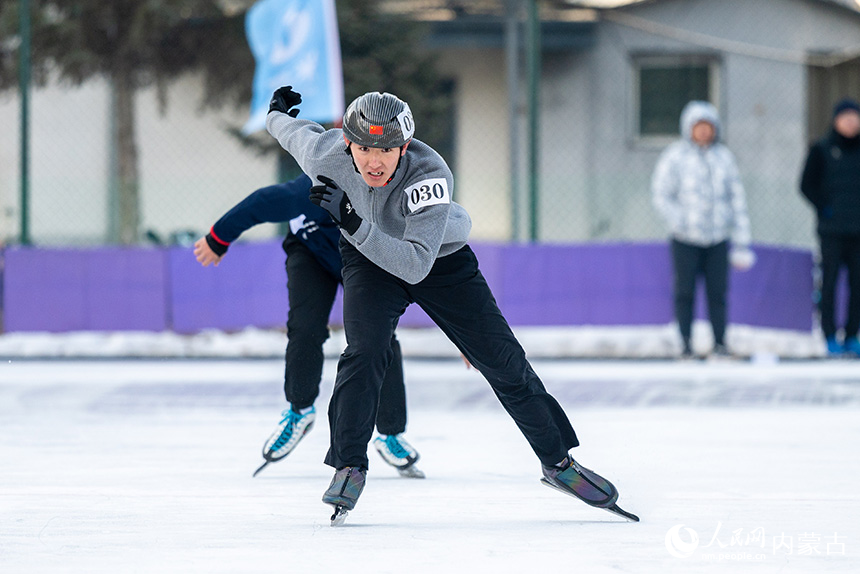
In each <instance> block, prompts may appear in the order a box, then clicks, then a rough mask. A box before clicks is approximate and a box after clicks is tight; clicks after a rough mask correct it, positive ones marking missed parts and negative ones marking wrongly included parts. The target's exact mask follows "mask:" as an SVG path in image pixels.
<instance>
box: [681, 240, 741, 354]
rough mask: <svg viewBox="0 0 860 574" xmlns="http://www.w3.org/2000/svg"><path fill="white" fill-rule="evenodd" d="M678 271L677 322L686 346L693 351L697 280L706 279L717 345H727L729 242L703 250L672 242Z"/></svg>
mask: <svg viewBox="0 0 860 574" xmlns="http://www.w3.org/2000/svg"><path fill="white" fill-rule="evenodd" d="M672 263H673V266H674V271H675V318H676V319H677V320H678V329H679V330H680V331H681V339H683V341H684V346H685V347H689V345H690V340H691V336H692V330H693V303H694V302H695V298H696V279H697V278H698V277H699V276H700V275H702V276H704V278H705V292H706V293H707V297H708V319H709V320H710V321H711V328H712V329H713V331H714V344H715V345H723V344H725V336H726V293H727V292H728V288H729V242H728V241H723V242H721V243H717V244H716V245H710V246H708V247H701V246H699V245H692V244H689V243H684V242H682V241H678V240H677V239H672Z"/></svg>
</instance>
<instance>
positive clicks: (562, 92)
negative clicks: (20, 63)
mask: <svg viewBox="0 0 860 574" xmlns="http://www.w3.org/2000/svg"><path fill="white" fill-rule="evenodd" d="M482 4H483V5H486V4H487V3H482ZM510 4H511V3H505V2H498V3H496V8H497V10H496V11H495V12H492V14H490V15H486V16H483V17H482V16H480V15H470V17H471V18H473V19H472V20H468V21H466V22H465V24H464V23H463V22H462V21H461V23H460V25H459V27H458V25H457V24H456V23H457V18H453V19H450V20H440V21H439V22H436V23H433V24H432V25H431V27H430V28H431V31H430V34H429V40H428V41H427V44H426V49H427V50H429V51H430V53H431V54H433V55H434V56H435V57H436V61H437V64H438V66H439V70H440V72H441V73H442V74H443V75H444V76H445V77H446V78H447V81H448V82H449V83H450V86H451V88H452V97H453V115H452V118H451V121H450V122H449V123H450V132H451V133H450V135H449V136H448V137H447V139H446V141H447V142H448V143H447V144H446V145H445V146H442V147H443V148H445V149H442V150H441V151H443V152H444V153H445V155H446V156H447V158H448V160H449V162H450V163H451V165H452V168H453V169H454V172H455V178H456V189H455V199H457V200H458V201H460V202H461V203H463V204H464V205H465V206H466V207H467V209H468V210H469V212H470V214H471V215H472V218H473V222H474V228H473V235H472V237H473V239H484V240H500V241H510V240H532V239H534V240H537V241H540V242H590V241H653V240H660V239H663V238H664V236H665V231H664V229H663V226H662V224H661V222H660V221H659V220H658V218H657V216H656V214H655V212H654V210H653V208H652V207H651V198H650V189H649V187H650V176H651V171H652V169H653V167H654V164H655V163H656V160H657V157H658V155H659V153H660V151H661V150H662V149H663V148H664V147H665V146H666V145H667V144H668V143H669V142H670V141H672V139H673V138H675V137H677V135H678V134H677V126H678V115H679V112H680V108H681V107H682V106H683V104H684V103H686V101H687V100H689V99H693V98H697V99H709V100H710V101H712V102H713V103H714V104H716V105H717V107H718V109H719V110H720V113H721V116H722V122H723V126H722V127H723V129H722V136H723V139H724V141H725V143H726V144H727V145H728V146H729V148H730V149H731V150H732V151H733V152H734V153H735V155H736V156H737V159H738V163H739V165H740V169H741V172H742V177H743V181H744V184H745V187H746V191H747V200H748V204H749V211H750V216H751V221H752V230H753V239H754V241H755V242H759V243H767V244H776V245H790V246H797V247H812V246H813V245H814V234H813V230H814V224H813V219H812V212H811V210H810V209H809V208H808V206H807V205H806V204H805V203H804V202H803V201H802V199H801V196H800V194H799V191H798V178H799V175H800V172H801V169H802V167H803V165H802V164H803V160H804V157H805V153H806V150H807V146H808V144H809V142H810V141H811V140H812V139H814V138H815V137H818V136H820V135H823V133H824V131H825V130H826V129H828V126H829V121H830V117H829V109H830V106H831V105H832V103H833V102H834V101H836V100H838V99H839V98H841V97H843V96H847V95H853V96H854V97H860V61H858V59H856V53H857V52H856V50H857V38H860V14H858V13H857V12H856V11H852V10H848V9H846V8H842V7H836V6H834V5H833V3H826V2H805V3H804V2H768V1H765V0H756V1H732V2H721V3H707V2H695V1H691V2H680V1H674V2H657V3H645V4H644V5H643V6H641V7H635V8H634V9H627V10H623V11H611V12H605V13H594V12H590V11H584V12H583V11H580V10H577V11H576V14H577V15H578V16H577V18H572V17H568V18H567V19H562V18H561V17H560V16H558V14H559V13H560V11H559V10H556V11H555V12H553V11H551V10H549V8H553V7H556V8H557V7H558V6H559V5H562V4H570V3H563V2H548V3H546V5H545V6H544V8H545V10H544V12H543V13H542V14H541V18H542V19H543V23H542V25H541V43H542V45H543V49H542V51H541V66H540V70H541V73H540V75H539V82H538V83H537V85H535V86H530V85H529V83H528V77H527V74H526V73H525V66H524V63H523V61H524V53H525V51H526V48H527V47H528V45H527V40H528V35H527V34H526V31H527V30H526V28H527V23H526V22H525V20H524V18H523V16H522V13H521V12H517V13H516V14H515V16H516V18H515V19H514V18H512V17H511V14H510V13H508V12H505V9H504V8H505V7H506V6H508V5H510ZM514 4H516V3H514ZM680 5H684V6H685V9H684V10H679V9H678V6H680ZM565 13H566V14H569V15H570V14H572V13H573V11H572V10H570V11H565ZM481 18H483V20H482V19H481ZM764 21H767V22H768V26H766V27H762V26H759V25H758V23H760V22H764ZM517 31H519V32H518V33H517ZM514 40H516V41H517V42H518V43H517V44H516V46H514V48H513V49H512V44H511V42H512V41H514ZM852 48H853V50H854V52H852V51H851V50H852ZM840 54H841V56H840ZM828 55H829V56H828ZM225 57H229V55H225ZM531 88H534V93H535V94H536V96H537V99H536V100H535V101H537V102H538V107H537V110H538V113H537V114H536V116H535V117H536V123H534V124H532V123H530V119H529V118H530V116H529V113H528V111H529V107H528V105H529V101H530V100H529V96H530V93H531V92H530V89H531ZM203 89H204V88H203V80H202V79H201V78H199V77H197V76H195V75H188V76H185V77H184V78H183V79H182V80H181V81H178V82H176V83H174V84H172V85H171V87H170V88H169V90H168V92H167V106H166V107H165V108H164V111H163V113H162V111H161V110H160V107H159V100H158V97H157V95H156V93H155V92H154V90H143V91H141V92H139V93H138V94H137V96H136V99H135V104H134V106H135V112H136V118H137V119H136V123H135V126H136V130H137V133H136V147H137V153H138V158H139V162H138V168H139V174H138V175H139V185H140V187H139V205H140V225H139V233H138V237H139V241H140V242H141V243H146V242H158V241H160V242H176V241H183V240H184V239H186V238H188V237H192V238H193V237H194V236H197V235H199V234H202V233H205V231H207V230H208V228H209V226H210V225H211V224H212V223H213V222H214V221H215V220H216V219H217V218H218V216H220V215H221V214H222V213H223V212H224V211H226V210H227V209H228V208H229V207H231V206H232V205H233V204H235V203H236V202H238V201H239V200H240V199H242V198H243V197H244V196H245V195H247V194H248V193H250V192H251V191H253V190H254V189H256V188H257V187H261V186H264V185H269V184H271V183H272V182H274V181H276V180H277V178H278V156H277V155H276V154H267V155H260V154H259V153H258V152H257V150H256V149H255V148H252V147H248V146H246V145H243V144H242V142H241V141H240V140H239V139H238V138H237V137H236V136H234V135H232V133H231V131H230V129H229V128H235V127H238V126H240V125H242V124H243V123H244V121H245V120H246V115H247V110H246V109H241V108H240V109H227V108H225V109H222V110H221V111H211V110H207V111H201V110H200V109H199V102H200V100H201V95H202V90H203ZM112 105H114V103H113V100H112V96H111V91H110V88H109V86H108V85H107V84H106V83H105V82H104V81H101V80H93V81H89V82H87V83H85V84H84V85H82V86H80V87H72V86H68V85H63V84H60V83H57V82H54V83H51V84H50V85H49V86H48V87H46V88H40V89H35V90H33V91H32V98H31V102H30V117H29V130H30V131H29V133H30V160H29V161H30V163H29V174H30V175H29V180H28V182H27V184H28V186H29V193H28V197H27V200H28V202H29V206H28V207H29V218H28V224H29V235H30V239H31V241H32V242H33V243H34V244H37V245H91V244H104V243H109V242H111V241H112V237H115V233H114V230H115V228H116V225H117V222H116V217H117V216H116V215H115V214H116V205H115V202H116V200H115V194H116V189H115V188H116V184H115V182H114V181H113V179H114V176H113V175H112V174H114V173H115V169H114V166H115V162H116V161H117V151H116V150H114V149H111V145H110V143H109V142H110V141H111V138H110V133H111V130H113V129H115V128H116V126H114V125H111V120H110V118H111V117H112V114H111V106H112ZM0 125H2V126H3V127H4V129H3V130H2V131H0V241H5V242H6V243H15V242H17V241H18V240H19V238H20V234H21V222H22V198H21V191H20V190H21V181H22V178H21V170H20V141H21V138H20V131H19V125H20V99H19V96H18V94H17V93H15V92H14V91H9V92H6V93H3V94H0ZM434 127H437V126H434ZM532 128H534V129H535V130H536V131H535V132H534V133H536V142H537V156H536V160H535V164H534V165H535V166H536V168H537V169H536V170H535V171H534V172H532V171H530V165H529V161H528V150H529V146H528V142H529V138H530V134H531V133H532V132H531V131H530V130H531V129H532ZM421 132H422V126H420V125H419V126H418V127H417V132H416V137H418V138H419V139H420V138H421ZM277 233H278V229H277V228H275V227H273V226H261V228H260V229H258V230H255V231H253V232H250V233H249V234H247V236H246V238H260V237H269V236H273V235H275V234H277Z"/></svg>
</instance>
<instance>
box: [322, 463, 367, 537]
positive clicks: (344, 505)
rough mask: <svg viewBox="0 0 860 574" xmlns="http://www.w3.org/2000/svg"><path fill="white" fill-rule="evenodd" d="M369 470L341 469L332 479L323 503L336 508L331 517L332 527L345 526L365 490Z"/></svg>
mask: <svg viewBox="0 0 860 574" xmlns="http://www.w3.org/2000/svg"><path fill="white" fill-rule="evenodd" d="M366 475H367V470H366V469H364V468H360V467H357V466H345V467H343V468H339V469H338V470H337V472H335V473H334V478H332V479H331V484H330V485H329V487H328V490H326V491H325V494H323V497H322V501H323V502H325V503H326V504H330V505H332V507H334V514H332V515H331V525H332V526H337V525H339V524H343V521H344V520H345V519H346V514H347V512H348V511H350V510H352V509H353V508H355V504H356V503H357V502H358V497H359V496H361V491H362V490H364V480H365V477H366Z"/></svg>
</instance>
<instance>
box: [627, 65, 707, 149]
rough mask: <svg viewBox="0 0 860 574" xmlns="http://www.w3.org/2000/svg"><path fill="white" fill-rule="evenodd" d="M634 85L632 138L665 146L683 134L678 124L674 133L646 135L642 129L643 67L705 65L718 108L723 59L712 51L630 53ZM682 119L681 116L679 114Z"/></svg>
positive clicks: (652, 145)
mask: <svg viewBox="0 0 860 574" xmlns="http://www.w3.org/2000/svg"><path fill="white" fill-rule="evenodd" d="M630 62H631V68H632V78H633V81H632V89H631V98H630V100H631V106H630V108H631V112H630V122H629V126H628V129H629V133H630V136H631V140H632V142H633V143H634V145H636V146H637V147H647V148H656V147H663V146H666V145H667V144H669V143H671V142H673V141H675V140H676V139H678V137H679V136H680V132H679V130H678V128H676V129H675V131H674V133H671V134H658V135H644V134H642V133H641V132H640V126H641V125H642V121H641V120H642V118H641V117H640V115H641V113H642V110H641V109H640V107H641V106H640V102H641V97H642V70H643V69H644V68H648V67H653V68H656V67H661V68H668V67H674V68H684V67H700V66H705V67H707V69H708V101H710V102H711V103H712V104H714V106H716V108H717V109H720V103H721V98H720V93H721V82H720V77H721V74H722V60H721V59H720V57H719V55H717V54H713V53H677V54H666V53H661V54H653V53H647V54H631V57H630ZM678 120H680V117H679V118H678Z"/></svg>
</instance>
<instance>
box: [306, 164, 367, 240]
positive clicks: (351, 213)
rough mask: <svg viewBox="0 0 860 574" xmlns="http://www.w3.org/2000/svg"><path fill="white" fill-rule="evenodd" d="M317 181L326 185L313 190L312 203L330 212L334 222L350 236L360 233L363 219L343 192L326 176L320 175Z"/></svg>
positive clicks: (317, 186) (315, 187) (314, 187)
mask: <svg viewBox="0 0 860 574" xmlns="http://www.w3.org/2000/svg"><path fill="white" fill-rule="evenodd" d="M317 179H318V180H319V181H321V182H323V184H325V185H315V186H313V187H312V188H311V203H313V204H315V205H319V206H320V207H322V208H323V209H325V210H326V211H328V212H329V215H331V218H332V219H334V222H335V223H337V224H338V225H339V226H340V227H342V228H343V229H345V230H346V232H347V233H349V234H350V235H352V234H353V233H355V232H356V231H358V228H359V227H360V226H361V217H359V216H358V214H357V213H356V212H355V210H354V209H353V208H352V203H350V201H349V198H348V197H347V196H346V194H345V193H344V192H343V190H342V189H340V188H339V187H338V186H337V184H335V182H333V181H332V180H331V178H328V177H326V176H324V175H318V176H317Z"/></svg>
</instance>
